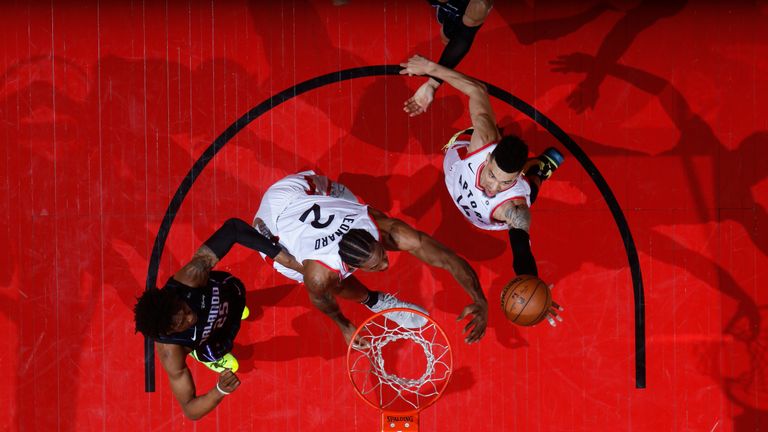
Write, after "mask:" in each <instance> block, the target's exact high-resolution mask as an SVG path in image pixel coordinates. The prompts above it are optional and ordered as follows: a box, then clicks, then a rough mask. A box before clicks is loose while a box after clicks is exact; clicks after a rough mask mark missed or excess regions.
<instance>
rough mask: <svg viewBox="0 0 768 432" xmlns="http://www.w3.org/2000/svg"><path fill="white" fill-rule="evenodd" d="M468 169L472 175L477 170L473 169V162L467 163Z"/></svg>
mask: <svg viewBox="0 0 768 432" xmlns="http://www.w3.org/2000/svg"><path fill="white" fill-rule="evenodd" d="M467 168H469V170H470V171H472V174H474V173H475V170H473V169H472V162H467Z"/></svg>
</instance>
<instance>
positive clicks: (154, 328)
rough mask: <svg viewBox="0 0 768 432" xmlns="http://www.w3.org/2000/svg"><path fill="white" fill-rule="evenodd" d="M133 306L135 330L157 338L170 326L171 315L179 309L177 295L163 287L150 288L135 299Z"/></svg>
mask: <svg viewBox="0 0 768 432" xmlns="http://www.w3.org/2000/svg"><path fill="white" fill-rule="evenodd" d="M136 300H137V301H136V305H135V306H134V307H133V313H134V314H135V315H134V319H135V321H136V331H137V332H141V333H142V334H143V335H144V336H146V337H148V338H151V339H157V337H158V336H160V335H161V334H163V333H165V332H166V331H168V329H169V328H170V327H171V324H172V322H171V321H172V319H173V315H174V314H175V313H176V312H177V311H178V309H179V299H178V297H177V296H176V295H175V294H174V293H172V292H170V291H169V290H165V289H162V290H161V289H157V288H150V289H148V290H146V291H144V293H143V294H142V295H141V297H138V298H137V299H136Z"/></svg>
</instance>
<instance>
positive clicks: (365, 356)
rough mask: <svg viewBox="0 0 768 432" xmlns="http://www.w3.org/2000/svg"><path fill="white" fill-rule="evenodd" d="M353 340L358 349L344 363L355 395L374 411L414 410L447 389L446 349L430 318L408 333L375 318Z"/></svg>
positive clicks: (383, 317) (448, 357) (448, 361)
mask: <svg viewBox="0 0 768 432" xmlns="http://www.w3.org/2000/svg"><path fill="white" fill-rule="evenodd" d="M412 313H417V312H415V311H414V312H412ZM419 315H421V314H419ZM423 316H424V317H426V315H423ZM357 341H358V345H362V347H360V346H353V348H352V350H350V353H349V356H348V358H347V361H348V365H349V370H350V377H351V378H352V382H353V384H354V385H355V387H356V388H357V391H358V392H359V393H360V395H361V396H363V397H364V398H365V399H366V400H367V401H368V402H369V403H370V404H371V405H373V406H375V407H377V408H379V409H382V410H386V411H391V412H396V411H402V412H406V411H419V410H421V409H424V408H426V407H427V406H429V405H430V404H432V403H433V402H434V401H435V400H437V398H438V397H439V396H440V393H441V392H442V391H443V389H444V388H445V386H446V385H447V384H448V380H449V379H450V375H451V369H452V358H451V355H450V345H449V343H448V340H447V338H446V337H445V334H444V333H443V331H442V330H441V329H440V327H438V325H437V324H436V323H435V322H434V321H432V320H431V319H429V320H428V321H427V323H426V324H425V325H424V326H422V327H420V328H415V329H413V328H405V327H401V326H400V325H399V324H398V323H396V322H395V321H393V320H392V319H390V318H388V317H387V314H383V315H378V316H375V317H374V318H372V319H370V320H369V321H367V322H366V323H364V324H363V325H362V326H361V328H360V330H359V331H358V338H357Z"/></svg>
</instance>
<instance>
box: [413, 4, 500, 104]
mask: <svg viewBox="0 0 768 432" xmlns="http://www.w3.org/2000/svg"><path fill="white" fill-rule="evenodd" d="M427 1H428V2H429V3H430V4H431V5H432V6H433V7H434V8H435V9H436V12H437V21H438V22H439V23H440V38H441V39H442V41H443V43H444V44H445V48H444V49H443V53H442V54H441V55H440V60H438V62H437V63H438V64H440V65H443V66H445V67H447V68H449V69H454V68H456V66H458V65H459V63H460V62H461V60H462V59H463V58H464V56H466V55H467V53H468V52H469V48H470V47H471V46H472V42H474V40H475V35H476V34H477V31H478V30H480V27H481V26H482V25H483V22H485V18H486V17H487V16H488V14H489V13H490V12H491V8H492V7H493V0H427ZM442 82H443V80H441V79H440V78H436V77H430V78H429V79H428V80H427V82H425V83H424V84H422V85H421V86H420V87H419V88H418V90H416V93H414V95H413V96H411V98H410V99H408V100H407V101H405V106H404V107H403V110H404V111H405V112H406V113H408V114H409V115H410V116H411V117H413V116H417V115H419V114H421V113H423V112H426V111H427V108H428V107H429V105H430V104H431V103H432V100H433V99H434V97H435V92H436V91H437V89H438V87H440V84H442Z"/></svg>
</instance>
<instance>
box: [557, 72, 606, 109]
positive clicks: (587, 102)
mask: <svg viewBox="0 0 768 432" xmlns="http://www.w3.org/2000/svg"><path fill="white" fill-rule="evenodd" d="M599 97H600V92H599V89H598V86H597V85H595V84H592V83H591V82H589V81H586V80H585V81H582V82H580V83H579V84H578V85H577V86H576V88H575V89H573V91H572V92H571V93H570V94H569V95H568V97H567V98H566V99H565V101H566V102H567V103H568V106H569V107H570V108H571V109H572V110H574V111H576V113H577V114H581V113H583V112H584V111H586V110H587V108H591V109H595V104H596V103H597V99H598V98H599Z"/></svg>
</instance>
